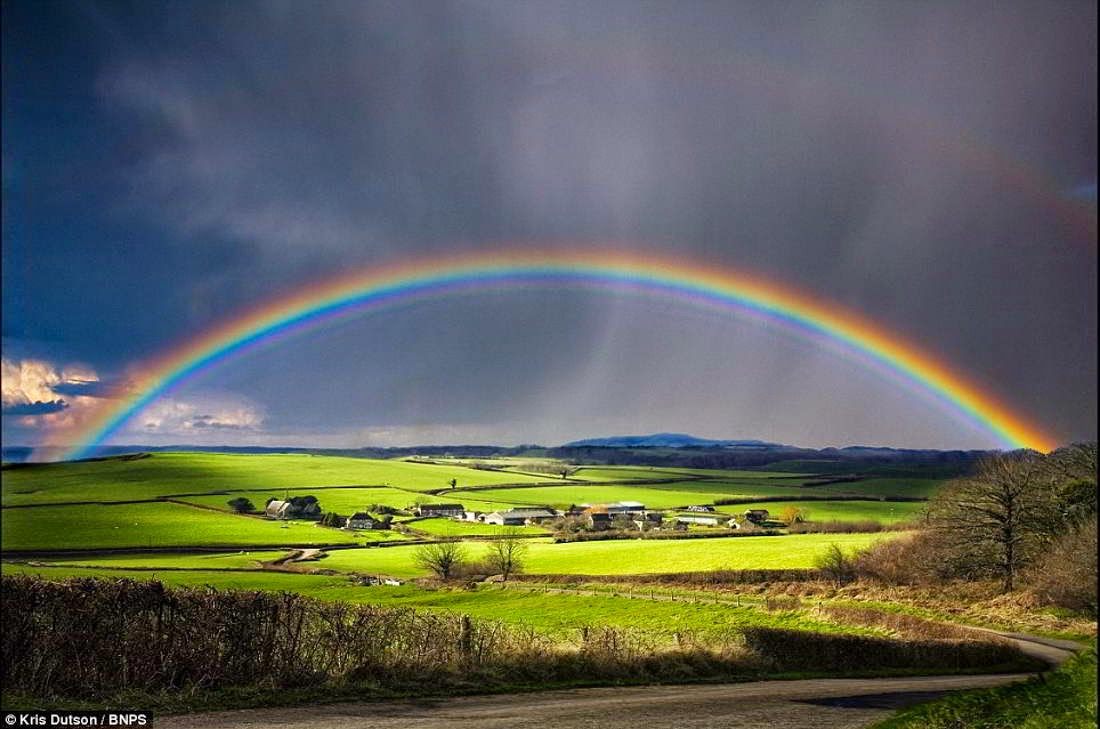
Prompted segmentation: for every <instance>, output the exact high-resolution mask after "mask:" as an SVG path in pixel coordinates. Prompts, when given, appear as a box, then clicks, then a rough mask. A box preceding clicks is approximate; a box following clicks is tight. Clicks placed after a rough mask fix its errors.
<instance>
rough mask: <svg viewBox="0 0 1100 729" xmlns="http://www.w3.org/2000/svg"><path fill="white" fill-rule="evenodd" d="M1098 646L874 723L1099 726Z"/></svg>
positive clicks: (1002, 728) (881, 728) (879, 728)
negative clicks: (1048, 668)
mask: <svg viewBox="0 0 1100 729" xmlns="http://www.w3.org/2000/svg"><path fill="white" fill-rule="evenodd" d="M1096 721H1097V713H1096V649H1095V647H1093V648H1090V649H1089V650H1087V651H1083V652H1082V653H1079V654H1077V655H1076V656H1073V657H1072V658H1070V659H1069V660H1068V661H1067V662H1066V663H1065V664H1064V665H1063V666H1062V667H1061V668H1059V669H1058V670H1057V671H1055V672H1053V673H1050V674H1047V675H1044V676H1042V677H1039V678H1032V679H1030V680H1028V681H1025V682H1022V683H1014V684H1009V685H1007V686H997V687H995V688H988V689H974V690H971V691H959V692H957V693H952V694H950V695H948V696H946V697H944V698H942V699H939V700H937V701H933V702H931V703H927V704H919V705H917V706H913V707H910V708H908V709H903V710H902V711H901V712H899V713H898V714H897V715H895V716H893V717H891V718H890V719H887V720H886V721H883V722H879V723H878V724H875V729H918V728H919V729H959V728H961V727H971V728H973V729H1076V728H1078V727H1080V728H1081V729H1084V728H1085V727H1095V726H1096Z"/></svg>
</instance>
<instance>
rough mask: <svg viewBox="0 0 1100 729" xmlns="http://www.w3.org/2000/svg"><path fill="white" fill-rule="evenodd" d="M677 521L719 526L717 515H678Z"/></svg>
mask: <svg viewBox="0 0 1100 729" xmlns="http://www.w3.org/2000/svg"><path fill="white" fill-rule="evenodd" d="M676 521H678V522H680V523H681V524H699V525H701V526H718V517H716V516H678V517H676Z"/></svg>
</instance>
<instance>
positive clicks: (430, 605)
mask: <svg viewBox="0 0 1100 729" xmlns="http://www.w3.org/2000/svg"><path fill="white" fill-rule="evenodd" d="M3 572H4V574H37V575H41V576H43V577H48V578H50V579H62V578H66V577H87V576H95V575H106V576H108V577H130V578H133V579H138V580H143V579H144V580H147V579H157V580H159V581H161V582H163V583H165V584H168V585H173V586H204V585H208V586H211V587H216V588H219V589H246V590H265V591H273V590H274V591H277V590H290V591H294V592H298V593H301V594H303V595H307V596H309V597H315V598H318V599H321V600H332V601H344V602H351V603H358V604H370V605H383V606H386V607H407V608H416V609H418V610H430V611H434V612H447V613H460V614H464V615H469V616H471V617H474V618H481V619H484V620H491V621H499V622H503V623H511V624H514V625H523V626H527V627H530V628H533V629H535V630H538V631H539V632H541V633H543V634H545V635H548V636H550V637H554V638H567V639H568V638H576V637H577V633H578V631H580V630H581V629H583V628H585V627H596V626H612V627H616V628H622V629H629V630H632V631H638V632H642V633H646V634H649V635H652V636H659V637H662V638H672V637H674V636H675V635H676V634H680V635H681V636H686V635H688V634H691V635H692V636H695V637H697V638H699V639H706V638H707V637H708V636H710V637H718V636H723V637H727V638H728V634H729V633H730V632H731V631H733V630H735V629H737V628H743V627H749V626H766V627H774V628H795V629H801V630H814V631H818V632H823V633H848V634H880V635H881V634H885V633H884V632H883V631H881V630H875V629H869V628H864V627H860V626H854V625H847V624H844V623H838V622H835V621H830V620H827V619H824V618H821V617H817V616H816V615H814V614H812V613H810V612H807V611H794V610H787V611H775V612H772V611H768V610H765V609H764V608H763V607H762V606H761V605H759V604H754V603H746V604H745V605H741V606H737V605H733V604H717V603H712V602H693V601H688V600H678V601H672V600H647V599H640V598H639V599H632V598H628V597H625V596H617V595H615V594H611V593H608V594H599V595H587V594H569V593H561V592H546V591H539V590H529V589H516V588H512V587H500V586H496V585H480V586H479V587H478V588H477V589H473V590H468V589H422V588H420V587H417V586H415V585H401V586H396V587H389V586H373V587H366V586H361V585H356V584H354V583H353V582H351V581H350V580H348V579H347V578H346V577H335V576H327V575H293V574H288V573H280V572H263V573H260V572H235V573H226V572H209V571H206V572H204V571H202V570H186V571H167V570H166V571H163V572H149V571H137V570H134V571H126V570H112V571H110V572H109V573H108V572H106V571H97V570H95V569H94V568H79V567H49V568H47V567H34V566H23V565H4V567H3Z"/></svg>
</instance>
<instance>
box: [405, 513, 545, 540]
mask: <svg viewBox="0 0 1100 729" xmlns="http://www.w3.org/2000/svg"><path fill="white" fill-rule="evenodd" d="M407 524H408V527H409V528H410V529H415V530H416V531H418V532H425V533H426V534H431V535H433V536H438V537H474V536H496V535H498V534H500V533H501V531H502V530H501V527H499V526H497V525H495V524H482V523H479V522H471V521H455V520H453V519H442V518H438V519H418V520H416V521H410V522H407ZM509 529H518V530H519V533H520V534H532V535H545V534H546V533H547V532H546V530H545V529H540V528H539V527H533V526H521V527H509Z"/></svg>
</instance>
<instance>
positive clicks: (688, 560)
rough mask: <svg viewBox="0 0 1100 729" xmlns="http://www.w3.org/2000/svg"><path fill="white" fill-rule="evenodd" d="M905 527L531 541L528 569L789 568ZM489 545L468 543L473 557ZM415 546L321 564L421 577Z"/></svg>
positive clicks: (359, 552)
mask: <svg viewBox="0 0 1100 729" xmlns="http://www.w3.org/2000/svg"><path fill="white" fill-rule="evenodd" d="M899 533H900V532H895V533H892V534H887V535H884V534H882V533H879V534H798V535H792V536H782V537H715V538H708V539H617V540H607V541H596V542H574V543H569V544H553V543H551V542H550V541H549V540H541V539H538V540H534V539H533V540H530V541H529V542H528V545H529V551H528V554H527V566H526V569H525V571H526V572H527V573H528V574H576V575H633V574H652V573H665V572H697V571H698V572H701V571H707V570H722V569H787V568H804V567H812V566H813V565H814V559H815V558H816V557H817V556H818V555H819V554H821V553H822V552H823V551H824V550H825V549H826V548H827V547H828V546H829V545H830V544H834V543H835V544H838V545H840V546H841V547H843V548H845V549H856V548H859V547H865V546H867V545H868V544H871V543H872V542H874V541H877V540H879V539H883V538H890V537H892V536H896V535H897V534H899ZM484 549H485V547H484V546H482V545H477V544H470V545H467V552H468V554H469V555H470V556H471V557H479V556H480V555H481V553H482V552H483V551H484ZM414 550H415V547H412V546H408V547H406V546H395V547H379V548H369V549H341V550H335V551H332V552H330V553H329V555H328V556H327V557H326V558H325V559H323V560H321V562H319V564H320V565H321V566H323V567H324V568H326V569H335V570H341V571H349V572H360V573H364V574H380V575H390V576H393V577H404V578H407V577H420V576H423V575H425V574H426V573H425V571H424V570H423V569H421V568H420V567H417V566H416V564H415V563H414V561H413V553H414Z"/></svg>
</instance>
